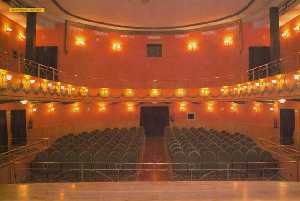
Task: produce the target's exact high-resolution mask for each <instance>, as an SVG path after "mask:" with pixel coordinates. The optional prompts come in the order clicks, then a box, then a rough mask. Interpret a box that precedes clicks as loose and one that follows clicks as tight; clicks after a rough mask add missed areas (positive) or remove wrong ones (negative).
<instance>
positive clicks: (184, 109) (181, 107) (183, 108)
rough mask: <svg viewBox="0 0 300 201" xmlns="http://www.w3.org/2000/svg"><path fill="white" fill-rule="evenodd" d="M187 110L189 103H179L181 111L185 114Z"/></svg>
mask: <svg viewBox="0 0 300 201" xmlns="http://www.w3.org/2000/svg"><path fill="white" fill-rule="evenodd" d="M186 110H187V102H180V103H179V111H180V112H185V111H186Z"/></svg>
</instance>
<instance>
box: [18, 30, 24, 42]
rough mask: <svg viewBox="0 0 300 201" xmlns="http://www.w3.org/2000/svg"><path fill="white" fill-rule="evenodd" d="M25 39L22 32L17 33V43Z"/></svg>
mask: <svg viewBox="0 0 300 201" xmlns="http://www.w3.org/2000/svg"><path fill="white" fill-rule="evenodd" d="M25 39H26V36H25V35H24V34H23V32H19V33H18V40H19V41H24V40H25Z"/></svg>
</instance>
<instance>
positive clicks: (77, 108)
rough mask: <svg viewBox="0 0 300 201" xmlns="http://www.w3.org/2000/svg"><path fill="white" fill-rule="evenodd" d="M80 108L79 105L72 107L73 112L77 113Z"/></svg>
mask: <svg viewBox="0 0 300 201" xmlns="http://www.w3.org/2000/svg"><path fill="white" fill-rule="evenodd" d="M79 110H80V108H79V103H75V104H74V106H73V112H79Z"/></svg>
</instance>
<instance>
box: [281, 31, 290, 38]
mask: <svg viewBox="0 0 300 201" xmlns="http://www.w3.org/2000/svg"><path fill="white" fill-rule="evenodd" d="M290 35H291V34H290V31H289V30H285V31H284V32H283V33H282V34H281V37H282V38H283V39H288V38H289V37H290Z"/></svg>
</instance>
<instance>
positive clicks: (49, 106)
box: [48, 103, 55, 112]
mask: <svg viewBox="0 0 300 201" xmlns="http://www.w3.org/2000/svg"><path fill="white" fill-rule="evenodd" d="M54 111H55V107H54V105H53V103H50V104H49V105H48V112H54Z"/></svg>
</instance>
